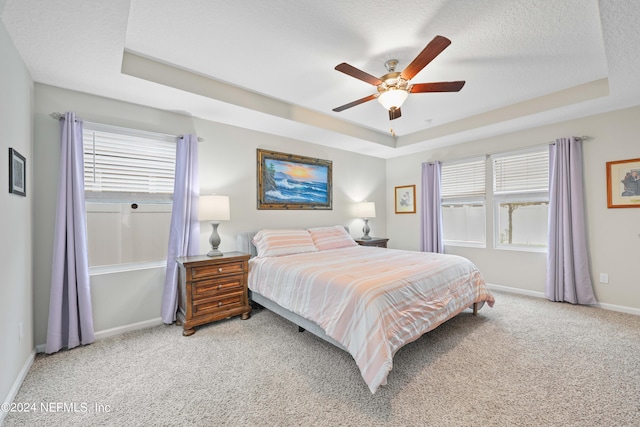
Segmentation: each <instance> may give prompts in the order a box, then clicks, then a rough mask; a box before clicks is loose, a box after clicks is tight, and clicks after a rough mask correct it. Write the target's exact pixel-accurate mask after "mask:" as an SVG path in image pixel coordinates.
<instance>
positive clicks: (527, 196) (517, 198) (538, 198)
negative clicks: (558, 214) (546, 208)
mask: <svg viewBox="0 0 640 427" xmlns="http://www.w3.org/2000/svg"><path fill="white" fill-rule="evenodd" d="M548 149H549V148H548V146H546V145H545V146H536V147H532V148H528V149H523V150H514V151H509V152H503V153H498V154H493V155H491V168H492V183H491V188H492V192H493V195H492V197H493V246H494V248H495V249H500V250H512V251H523V252H547V246H546V245H545V246H544V247H541V246H532V245H531V246H530V245H517V244H504V243H500V231H501V230H500V205H501V204H504V203H509V202H511V203H530V202H542V203H547V205H548V203H549V182H548V175H547V183H546V190H542V188H541V187H540V186H538V188H531V189H520V190H507V191H499V190H496V180H497V179H496V173H497V171H496V160H497V159H501V158H505V157H511V156H519V155H526V154H533V153H540V154H543V153H544V152H545V150H546V154H547V160H546V166H547V171H548ZM547 223H548V221H547ZM547 234H548V230H547Z"/></svg>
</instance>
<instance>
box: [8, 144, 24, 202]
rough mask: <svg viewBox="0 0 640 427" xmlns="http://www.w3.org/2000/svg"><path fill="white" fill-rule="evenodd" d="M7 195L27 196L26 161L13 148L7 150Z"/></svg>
mask: <svg viewBox="0 0 640 427" xmlns="http://www.w3.org/2000/svg"><path fill="white" fill-rule="evenodd" d="M9 193H13V194H17V195H19V196H26V195H27V161H26V160H25V158H24V157H23V156H21V155H20V153H18V152H17V151H16V150H14V149H13V148H9Z"/></svg>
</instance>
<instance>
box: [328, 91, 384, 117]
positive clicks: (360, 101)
mask: <svg viewBox="0 0 640 427" xmlns="http://www.w3.org/2000/svg"><path fill="white" fill-rule="evenodd" d="M377 97H378V95H377V94H375V95H369V96H365V97H364V98H360V99H358V100H357V101H353V102H350V103H348V104H344V105H342V106H340V107H336V108H334V109H333V111H335V112H336V113H339V112H340V111H344V110H346V109H347V108H351V107H355V106H356V105H360V104H362V103H364V102H367V101H371V100H372V99H376V98H377Z"/></svg>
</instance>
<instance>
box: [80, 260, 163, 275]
mask: <svg viewBox="0 0 640 427" xmlns="http://www.w3.org/2000/svg"><path fill="white" fill-rule="evenodd" d="M166 265H167V261H166V260H163V261H149V262H134V263H130V264H113V265H100V266H96V267H89V276H99V275H101V274H113V273H123V272H126V271H138V270H149V269H153V268H161V267H162V268H164V267H166Z"/></svg>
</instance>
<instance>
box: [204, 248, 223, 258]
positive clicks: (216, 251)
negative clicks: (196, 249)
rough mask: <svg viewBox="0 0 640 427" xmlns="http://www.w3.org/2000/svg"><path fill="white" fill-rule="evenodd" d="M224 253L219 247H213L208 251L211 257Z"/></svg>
mask: <svg viewBox="0 0 640 427" xmlns="http://www.w3.org/2000/svg"><path fill="white" fill-rule="evenodd" d="M222 255H224V254H223V253H222V252H220V251H219V250H218V249H211V250H210V251H209V252H208V253H207V256H210V257H214V256H222Z"/></svg>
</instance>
